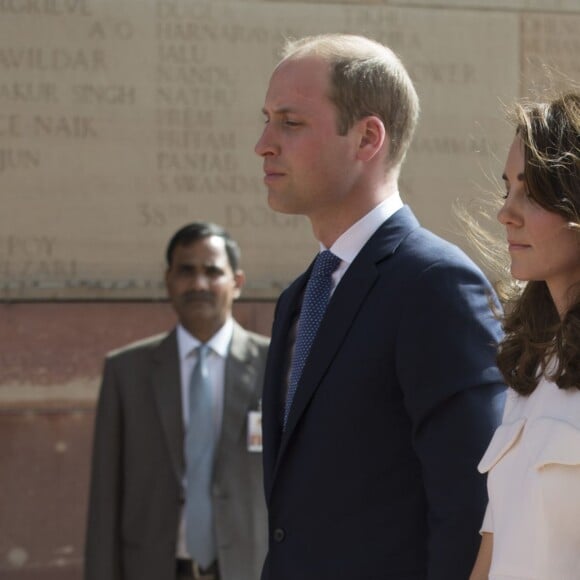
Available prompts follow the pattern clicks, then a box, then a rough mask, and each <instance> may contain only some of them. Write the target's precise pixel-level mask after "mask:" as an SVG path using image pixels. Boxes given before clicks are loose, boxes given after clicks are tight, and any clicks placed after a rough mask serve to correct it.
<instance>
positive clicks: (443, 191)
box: [0, 0, 579, 298]
mask: <svg viewBox="0 0 580 580" xmlns="http://www.w3.org/2000/svg"><path fill="white" fill-rule="evenodd" d="M577 22H578V21H577V17H576V16H574V18H569V17H568V16H564V15H559V16H557V17H555V16H553V15H546V14H542V15H538V16H537V15H534V14H528V15H520V14H518V13H517V12H515V11H512V12H505V11H501V12H499V11H498V12H494V11H492V10H489V11H473V10H461V9H460V8H455V9H444V8H406V7H393V6H376V5H375V6H370V5H362V4H361V5H359V4H352V3H346V4H342V5H338V4H333V3H330V4H321V5H318V4H312V3H292V2H282V3H276V2H274V3H272V2H252V1H244V2H221V1H211V2H210V1H202V0H195V1H192V0H123V1H122V2H119V1H118V0H117V1H113V0H0V185H1V192H2V193H1V195H2V201H3V207H4V208H8V210H3V211H2V212H0V297H2V298H51V297H64V298H152V297H160V296H163V295H164V288H163V269H164V263H163V253H164V248H165V244H166V243H167V240H168V238H169V237H170V236H171V234H172V233H173V232H174V231H175V230H176V229H177V228H178V227H179V226H181V225H183V224H184V223H186V222H189V221H193V220H212V221H216V222H218V223H220V224H223V225H224V226H225V227H226V228H228V229H229V230H230V231H231V233H232V234H233V235H234V237H236V238H237V239H238V240H239V242H240V244H241V246H242V250H243V266H244V269H245V270H246V274H247V278H248V285H247V288H246V291H245V296H246V297H268V298H273V297H276V296H277V295H278V293H279V291H280V289H281V288H283V287H284V286H285V285H287V283H288V282H289V281H290V280H292V279H293V278H294V277H295V276H296V274H298V273H299V272H300V271H301V270H303V269H304V268H305V267H306V266H307V264H308V263H309V261H310V260H311V258H312V256H313V254H314V253H315V252H316V249H317V244H316V243H315V241H314V239H313V236H312V232H311V229H310V225H309V223H308V221H307V220H306V219H305V218H303V217H299V216H291V215H283V214H277V213H275V212H273V211H271V210H270V209H269V208H268V205H267V200H266V198H267V194H266V191H265V188H264V185H263V182H262V172H261V161H260V159H259V158H258V157H257V156H256V155H255V154H254V152H253V148H254V144H255V142H256V140H257V139H258V137H259V135H260V131H261V129H262V122H263V120H262V118H261V113H260V109H261V107H262V104H263V99H264V95H265V91H266V87H267V83H268V79H269V76H270V73H271V71H272V68H273V67H274V66H275V64H276V62H277V59H278V57H277V54H278V51H279V49H280V47H281V45H282V43H283V40H284V38H287V37H299V36H302V35H308V34H316V33H319V32H334V31H339V32H353V33H360V34H366V35H369V36H371V37H373V38H376V39H377V40H380V41H383V42H385V43H386V44H388V45H389V46H391V47H392V48H393V49H394V50H395V51H396V52H397V53H398V54H399V55H400V56H401V58H402V59H403V62H404V63H405V65H406V66H407V67H408V69H409V71H410V73H411V75H412V77H413V79H414V81H415V83H416V86H417V89H418V91H419V94H420V98H421V103H422V117H421V122H420V126H419V130H418V133H417V136H416V139H415V142H414V143H413V146H412V148H411V151H410V153H409V156H408V159H407V162H406V165H405V167H404V171H403V174H402V179H401V192H402V194H403V197H404V199H405V200H406V201H409V202H410V203H411V204H412V205H413V207H414V209H415V210H416V212H417V213H418V214H419V217H420V218H421V220H422V221H423V222H424V224H425V225H426V226H428V227H430V228H432V229H434V230H435V231H437V232H438V233H441V234H442V235H444V236H446V237H451V238H453V237H454V236H453V232H452V230H453V227H454V226H453V225H452V218H451V205H452V204H453V203H454V202H455V201H456V200H457V199H465V198H467V199H470V198H473V197H476V196H477V195H480V193H479V192H480V190H482V189H484V188H485V187H486V185H488V184H487V182H486V181H485V180H486V178H485V174H486V173H489V172H491V173H495V172H496V167H495V165H494V163H495V161H494V159H496V158H497V159H499V160H500V162H503V159H502V157H503V155H504V153H505V149H507V146H508V145H509V140H510V131H511V130H510V128H509V127H508V126H507V125H506V124H505V123H504V122H503V120H502V118H503V112H502V103H505V102H510V101H511V100H513V99H514V98H515V97H517V95H518V92H519V90H520V66H523V67H527V68H525V75H527V77H528V78H532V77H534V78H535V76H534V75H535V74H536V73H535V72H534V71H535V70H536V69H533V67H532V68H530V66H531V65H528V64H526V63H521V62H520V48H521V47H523V51H522V53H524V54H525V55H526V58H527V57H528V56H529V57H530V59H529V61H526V62H529V63H532V62H535V61H534V59H536V60H537V61H538V62H539V61H543V60H544V59H547V60H549V59H552V60H554V59H555V60H554V62H556V63H557V64H558V65H559V66H561V68H563V69H565V70H566V71H567V74H570V75H576V76H578V69H577V62H576V60H574V58H573V56H572V55H574V54H576V53H577V50H576V48H577V47H576V44H577V38H578V36H579V35H578V34H577V30H578V29H577ZM556 45H557V46H556ZM492 166H493V167H492ZM455 241H458V242H460V243H464V242H463V240H462V239H461V238H458V237H456V238H455Z"/></svg>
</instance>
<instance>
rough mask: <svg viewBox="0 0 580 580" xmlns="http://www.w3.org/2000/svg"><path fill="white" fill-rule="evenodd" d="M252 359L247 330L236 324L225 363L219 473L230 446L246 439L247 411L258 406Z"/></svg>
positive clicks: (217, 465) (218, 458)
mask: <svg viewBox="0 0 580 580" xmlns="http://www.w3.org/2000/svg"><path fill="white" fill-rule="evenodd" d="M250 359H251V352H250V350H249V344H248V337H247V333H246V332H245V330H244V329H243V328H242V327H241V326H239V325H238V324H237V323H234V333H233V335H232V343H231V345H230V352H229V354H228V357H227V360H226V372H225V384H224V408H223V420H222V432H221V435H220V441H219V444H218V449H217V454H216V470H218V471H219V467H220V465H221V464H222V462H223V461H224V458H225V457H226V455H227V451H228V446H229V447H230V450H231V446H232V443H233V444H234V445H235V443H236V442H238V441H239V439H240V437H244V436H245V429H246V415H247V412H248V409H250V408H252V407H255V406H256V401H255V394H254V393H255V390H254V385H255V384H256V370H255V367H254V365H251V364H248V363H249V362H250Z"/></svg>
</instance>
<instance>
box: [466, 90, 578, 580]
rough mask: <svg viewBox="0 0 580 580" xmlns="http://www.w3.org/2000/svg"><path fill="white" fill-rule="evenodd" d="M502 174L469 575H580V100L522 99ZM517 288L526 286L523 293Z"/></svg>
mask: <svg viewBox="0 0 580 580" xmlns="http://www.w3.org/2000/svg"><path fill="white" fill-rule="evenodd" d="M513 118H514V121H515V125H516V135H515V138H514V141H513V143H512V146H511V148H510V151H509V154H508V158H507V162H506V166H505V171H504V174H503V176H502V178H503V181H504V183H505V201H504V203H503V206H502V207H501V209H500V210H499V213H498V220H499V222H500V223H501V224H502V225H503V226H504V227H505V232H506V237H507V244H508V249H509V255H510V258H511V267H510V270H511V274H512V276H513V277H514V278H515V279H516V280H518V281H523V282H525V285H522V284H520V285H519V291H518V292H517V293H515V294H514V295H512V296H511V299H510V300H508V302H507V305H506V314H505V316H504V319H503V326H504V330H505V338H504V340H503V341H502V343H501V344H500V347H499V353H498V366H499V368H500V370H501V371H502V373H503V375H504V378H505V380H506V382H507V384H508V385H509V387H510V389H509V391H508V396H507V402H506V408H505V412H504V419H503V423H502V425H501V426H500V427H499V428H498V429H497V431H496V433H495V435H494V437H493V439H492V441H491V443H490V445H489V448H488V450H487V451H486V453H485V455H484V457H483V459H482V460H481V463H480V464H479V470H480V471H481V472H482V473H488V492H489V505H488V509H487V512H486V516H485V520H484V523H483V527H482V544H481V548H480V552H479V555H478V558H477V561H476V564H475V567H474V569H473V571H472V574H471V577H470V579H471V580H481V579H487V578H489V579H490V580H507V579H510V580H515V579H542V580H572V579H576V580H578V579H579V578H580V390H579V388H580V93H578V92H568V93H566V94H564V95H562V96H559V97H558V98H555V99H552V100H550V101H549V102H545V103H529V102H527V103H520V104H518V105H516V107H515V109H514V115H513ZM522 287H523V289H522Z"/></svg>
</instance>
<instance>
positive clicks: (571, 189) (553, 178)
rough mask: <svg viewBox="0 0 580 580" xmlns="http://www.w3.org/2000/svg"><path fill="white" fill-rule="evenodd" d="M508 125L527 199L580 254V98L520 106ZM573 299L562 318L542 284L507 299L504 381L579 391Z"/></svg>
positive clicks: (519, 387) (577, 317)
mask: <svg viewBox="0 0 580 580" xmlns="http://www.w3.org/2000/svg"><path fill="white" fill-rule="evenodd" d="M510 119H511V120H512V121H513V122H514V124H515V127H516V134H517V135H518V136H519V137H520V139H521V140H522V142H523V145H524V158H525V167H524V181H525V184H526V188H527V191H528V195H529V196H530V197H531V198H533V199H534V200H535V202H536V203H538V204H539V205H540V206H541V207H543V208H544V209H546V210H547V211H550V212H553V213H557V214H559V215H561V216H563V217H564V218H565V219H566V220H567V222H568V224H569V227H570V228H572V229H575V230H578V232H579V237H578V252H579V253H580V93H579V92H568V93H566V94H564V95H561V96H559V97H558V98H555V99H553V100H551V101H549V102H546V103H531V102H521V103H519V104H517V105H516V106H515V107H514V109H513V112H512V114H511V115H510ZM511 288H512V289H513V288H517V286H511ZM570 293H571V294H570V304H571V306H570V307H569V308H568V310H567V312H565V313H564V314H563V315H562V316H560V315H559V313H558V311H557V310H556V306H555V305H554V302H553V300H552V297H551V295H550V292H549V291H548V287H547V285H546V283H545V282H544V281H530V282H528V283H527V284H526V285H525V286H524V287H523V290H521V285H520V286H519V290H517V291H515V292H514V291H512V292H508V293H506V292H504V293H503V296H502V297H503V298H504V302H505V303H506V312H507V314H506V315H505V316H504V320H503V326H504V331H505V338H504V339H503V341H502V342H501V343H500V345H499V351H498V357H497V362H498V366H499V369H500V370H501V372H502V373H503V375H504V377H505V380H506V382H507V383H508V384H509V385H510V386H511V387H512V388H513V389H514V390H516V391H517V392H518V393H520V394H522V395H529V394H530V393H532V392H533V391H534V389H535V388H536V386H537V385H538V381H539V377H540V376H541V375H542V374H545V375H546V376H548V378H550V379H551V380H553V381H554V382H555V383H556V384H557V385H558V387H560V388H561V389H573V388H575V389H580V292H579V287H578V286H575V287H573V288H570ZM550 360H553V361H554V362H553V363H551V364H550V365H549V366H548V363H549V362H550ZM552 365H554V366H552Z"/></svg>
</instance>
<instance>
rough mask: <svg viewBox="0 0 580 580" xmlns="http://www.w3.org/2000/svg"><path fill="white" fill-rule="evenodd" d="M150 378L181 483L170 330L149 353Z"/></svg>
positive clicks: (175, 359) (177, 378) (176, 370)
mask: <svg viewBox="0 0 580 580" xmlns="http://www.w3.org/2000/svg"><path fill="white" fill-rule="evenodd" d="M153 363H154V364H153V372H152V376H151V382H152V386H153V393H154V396H155V400H156V403H157V408H158V411H159V417H160V419H161V425H162V427H163V432H164V434H165V440H166V443H167V448H168V450H169V456H170V458H171V464H172V466H173V470H174V471H175V476H176V477H177V480H178V481H179V482H180V483H181V480H182V477H183V472H184V468H185V465H184V458H183V414H182V408H181V375H180V367H179V355H178V352H177V335H176V331H175V330H173V331H172V332H171V333H170V334H169V335H168V336H167V338H165V339H164V340H163V341H162V342H161V343H160V344H159V346H158V347H157V350H156V351H155V353H154V355H153Z"/></svg>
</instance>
